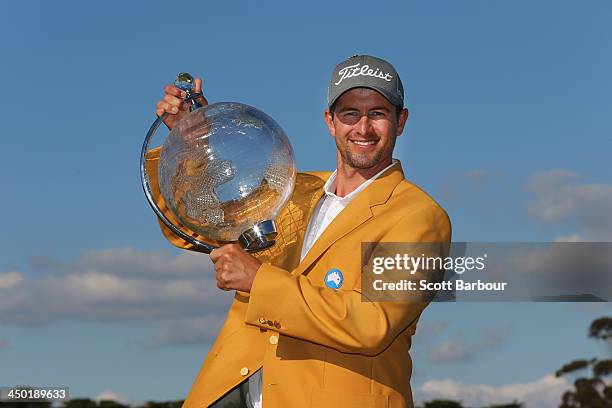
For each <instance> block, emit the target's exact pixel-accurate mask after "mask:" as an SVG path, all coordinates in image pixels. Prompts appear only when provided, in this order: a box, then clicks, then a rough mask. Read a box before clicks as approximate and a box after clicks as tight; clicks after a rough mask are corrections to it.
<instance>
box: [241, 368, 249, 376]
mask: <svg viewBox="0 0 612 408" xmlns="http://www.w3.org/2000/svg"><path fill="white" fill-rule="evenodd" d="M248 373H249V369H248V368H246V367H242V368H241V369H240V375H241V376H243V377H244V376H245V375H247V374H248Z"/></svg>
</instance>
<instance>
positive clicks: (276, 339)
mask: <svg viewBox="0 0 612 408" xmlns="http://www.w3.org/2000/svg"><path fill="white" fill-rule="evenodd" d="M269 340H270V344H276V343H278V337H276V336H274V335H272V336H270V339H269Z"/></svg>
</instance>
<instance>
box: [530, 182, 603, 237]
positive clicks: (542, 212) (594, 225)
mask: <svg viewBox="0 0 612 408" xmlns="http://www.w3.org/2000/svg"><path fill="white" fill-rule="evenodd" d="M581 181H582V179H581V177H580V176H579V175H578V174H575V173H572V172H569V171H565V170H551V171H547V172H542V173H536V174H534V175H532V176H531V177H530V178H529V181H528V183H527V188H528V190H529V191H531V192H532V193H533V194H534V195H535V202H533V203H531V204H530V205H529V212H530V214H531V215H532V216H533V217H535V218H536V219H538V220H539V221H542V222H545V223H563V224H568V223H570V222H575V223H576V224H577V225H578V227H579V228H580V230H581V232H580V234H573V235H571V236H570V238H574V239H576V238H578V237H579V238H580V239H583V240H585V241H612V212H611V211H610V208H612V185H609V184H587V183H581Z"/></svg>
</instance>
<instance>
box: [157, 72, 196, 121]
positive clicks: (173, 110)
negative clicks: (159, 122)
mask: <svg viewBox="0 0 612 408" xmlns="http://www.w3.org/2000/svg"><path fill="white" fill-rule="evenodd" d="M164 92H165V95H164V97H163V99H162V100H160V101H158V102H157V105H156V108H157V110H156V111H155V113H156V114H157V116H161V115H163V114H164V112H168V116H167V117H166V120H164V123H165V124H166V126H168V129H172V128H173V127H174V124H175V123H176V121H177V120H179V119H180V118H182V117H183V116H184V115H185V114H186V113H187V112H189V105H190V104H189V103H187V102H185V96H186V94H185V91H181V90H180V89H178V88H177V87H175V86H172V85H167V86H166V87H165V88H164ZM194 92H202V80H201V79H200V78H196V79H195V80H194ZM197 101H198V102H199V103H200V104H201V105H202V106H206V105H208V101H207V100H206V98H204V97H201V98H198V99H197Z"/></svg>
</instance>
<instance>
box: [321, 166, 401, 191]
mask: <svg viewBox="0 0 612 408" xmlns="http://www.w3.org/2000/svg"><path fill="white" fill-rule="evenodd" d="M397 163H399V160H397V159H393V160H392V161H391V164H390V165H388V166H387V167H385V168H384V169H382V170H381V171H379V172H378V173H376V174H375V175H374V176H372V177H370V178H369V179H367V180H366V181H364V182H363V183H361V185H360V186H359V187H357V188H356V189H355V190H353V191H351V192H350V193H349V194H347V195H345V196H344V197H338V196H337V195H336V176H337V175H338V169H336V170H334V172H333V173H332V174H331V176H329V178H328V179H327V181H326V182H325V185H324V186H323V191H324V192H325V195H326V196H327V197H331V198H334V199H336V200H339V201H351V200H352V199H353V198H355V196H356V195H357V194H359V193H360V192H361V191H363V190H364V189H365V188H366V187H367V186H369V185H370V184H371V183H372V182H373V181H374V180H376V179H377V178H378V177H379V176H380V175H381V174H383V173H384V172H385V171H387V170H389V169H390V168H391V167H393V166H395V165H396V164H397Z"/></svg>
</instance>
